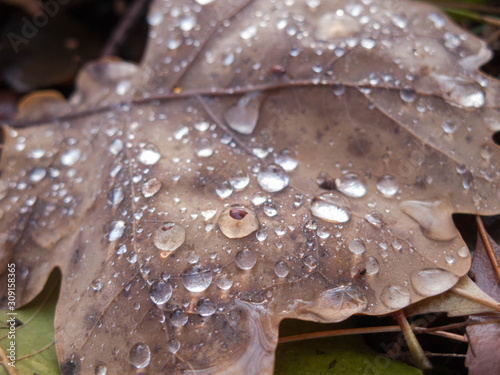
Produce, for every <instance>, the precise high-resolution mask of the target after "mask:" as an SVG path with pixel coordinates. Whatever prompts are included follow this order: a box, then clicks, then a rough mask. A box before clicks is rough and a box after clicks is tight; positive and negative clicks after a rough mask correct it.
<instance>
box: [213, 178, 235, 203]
mask: <svg viewBox="0 0 500 375" xmlns="http://www.w3.org/2000/svg"><path fill="white" fill-rule="evenodd" d="M215 194H217V196H219V197H220V198H223V199H224V198H228V197H229V196H230V195H231V194H233V187H232V186H231V184H230V183H229V182H228V181H226V180H216V181H215Z"/></svg>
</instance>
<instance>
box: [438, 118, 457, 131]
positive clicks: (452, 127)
mask: <svg viewBox="0 0 500 375" xmlns="http://www.w3.org/2000/svg"><path fill="white" fill-rule="evenodd" d="M441 127H442V128H443V131H444V132H445V133H446V134H453V133H455V132H456V131H457V129H458V125H457V124H456V123H455V122H452V121H443V124H442V125H441Z"/></svg>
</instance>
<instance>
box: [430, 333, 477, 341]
mask: <svg viewBox="0 0 500 375" xmlns="http://www.w3.org/2000/svg"><path fill="white" fill-rule="evenodd" d="M425 333H428V334H430V335H434V336H440V337H445V338H447V339H452V340H456V341H461V342H466V343H467V342H469V340H467V338H466V337H465V336H462V335H458V334H456V333H451V332H444V331H430V332H425Z"/></svg>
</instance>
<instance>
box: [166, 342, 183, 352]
mask: <svg viewBox="0 0 500 375" xmlns="http://www.w3.org/2000/svg"><path fill="white" fill-rule="evenodd" d="M180 348H181V343H180V342H179V340H176V339H173V340H169V341H168V345H167V349H168V351H169V352H170V353H172V354H175V353H177V352H178V351H179V349H180Z"/></svg>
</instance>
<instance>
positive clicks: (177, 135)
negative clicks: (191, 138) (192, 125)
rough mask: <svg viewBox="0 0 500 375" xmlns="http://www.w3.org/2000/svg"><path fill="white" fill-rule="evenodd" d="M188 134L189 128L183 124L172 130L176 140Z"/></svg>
mask: <svg viewBox="0 0 500 375" xmlns="http://www.w3.org/2000/svg"><path fill="white" fill-rule="evenodd" d="M188 134H189V128H188V127H187V126H183V127H181V128H180V129H177V130H176V131H175V132H174V138H175V139H176V140H178V141H180V140H181V139H182V138H184V137H185V136H187V135H188Z"/></svg>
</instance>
